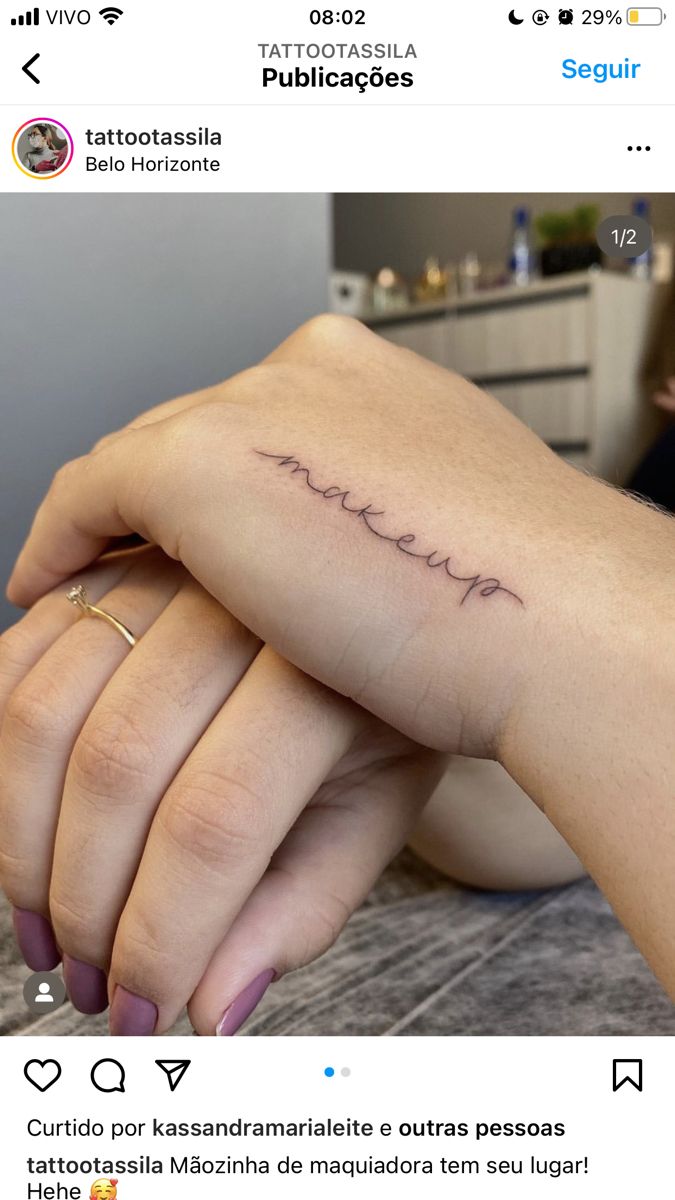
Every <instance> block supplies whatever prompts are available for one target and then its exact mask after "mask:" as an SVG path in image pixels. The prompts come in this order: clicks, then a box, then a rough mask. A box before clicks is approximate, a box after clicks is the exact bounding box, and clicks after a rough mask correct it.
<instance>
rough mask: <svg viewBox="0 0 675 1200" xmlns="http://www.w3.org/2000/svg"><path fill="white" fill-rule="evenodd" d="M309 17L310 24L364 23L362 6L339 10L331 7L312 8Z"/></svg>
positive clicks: (364, 15) (364, 17)
mask: <svg viewBox="0 0 675 1200" xmlns="http://www.w3.org/2000/svg"><path fill="white" fill-rule="evenodd" d="M309 19H310V21H311V22H312V25H340V24H342V25H365V23H366V14H365V12H364V10H363V9H362V8H356V9H351V8H343V9H341V10H340V11H339V12H338V11H334V10H333V9H332V8H323V9H321V8H313V9H312V11H311V13H310V14H309Z"/></svg>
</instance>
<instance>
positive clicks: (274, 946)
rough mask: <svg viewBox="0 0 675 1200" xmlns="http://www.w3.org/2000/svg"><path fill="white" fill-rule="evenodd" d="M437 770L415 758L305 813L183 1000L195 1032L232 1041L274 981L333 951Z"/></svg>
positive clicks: (431, 757) (422, 754)
mask: <svg viewBox="0 0 675 1200" xmlns="http://www.w3.org/2000/svg"><path fill="white" fill-rule="evenodd" d="M445 763H446V760H445V756H443V755H440V754H437V753H435V752H434V751H426V750H424V751H419V753H417V754H414V755H411V756H409V757H408V758H407V759H405V760H404V761H403V762H395V763H393V764H390V765H387V766H385V767H382V768H380V769H379V770H378V771H377V773H376V775H375V777H374V778H372V777H368V778H366V779H365V780H360V779H357V780H356V781H355V782H354V784H353V785H352V786H350V787H349V788H348V789H347V790H346V792H344V793H343V794H342V795H341V797H340V798H339V799H338V800H337V802H335V803H331V802H330V801H329V802H328V803H320V804H317V805H311V806H310V807H309V808H307V809H305V811H304V812H303V813H302V815H301V816H300V818H299V820H298V821H297V823H296V824H295V826H294V827H293V829H292V830H291V832H290V833H289V835H288V837H287V838H286V840H285V841H284V842H283V844H282V846H281V847H280V849H279V850H278V851H277V853H276V854H275V856H274V858H273V859H272V862H271V864H270V867H269V870H268V871H267V872H266V874H265V875H264V876H263V878H262V880H261V881H260V883H259V884H258V886H257V888H256V889H255V891H254V892H253V893H252V895H251V897H250V898H249V900H248V901H247V903H246V904H245V906H244V908H243V909H242V911H241V913H240V914H239V916H238V917H237V919H236V920H235V922H234V924H233V926H232V928H231V929H230V931H229V933H228V934H227V935H226V937H225V939H224V941H223V942H222V943H221V944H220V946H219V947H218V949H217V950H216V952H215V954H214V956H213V958H212V959H211V962H210V963H209V965H208V967H207V969H206V972H205V974H204V977H203V978H202V980H201V982H200V984H199V986H198V987H197V989H196V991H195V993H194V995H193V997H192V999H191V1001H190V1004H189V1008H188V1011H189V1014H190V1019H191V1021H192V1025H193V1027H194V1029H195V1030H196V1031H197V1033H200V1034H202V1035H206V1036H213V1034H217V1035H219V1036H229V1035H231V1034H234V1033H236V1031H237V1029H238V1028H239V1027H240V1025H241V1024H242V1023H243V1021H245V1020H246V1018H247V1017H248V1016H249V1015H250V1013H251V1011H252V1010H253V1008H254V1007H255V1005H256V1004H257V1003H258V1000H259V999H260V998H261V997H262V994H263V991H264V990H265V988H266V987H267V985H268V983H269V982H271V981H272V980H273V978H275V977H278V976H280V975H283V974H286V973H287V972H288V971H293V970H295V969H296V968H297V967H302V966H304V965H305V964H306V963H309V962H311V961H312V960H313V959H315V958H318V957H319V955H321V954H323V953H324V952H325V951H326V950H327V949H328V948H329V947H330V946H331V945H332V944H333V942H334V941H335V940H336V938H337V937H338V935H339V933H340V932H341V930H342V928H343V927H344V925H345V924H346V922H347V920H348V919H349V917H350V916H351V914H352V913H353V912H354V911H355V909H357V908H358V907H359V905H360V904H361V903H362V902H363V900H364V899H365V897H366V896H367V895H368V892H369V891H370V889H371V888H372V886H373V884H374V883H375V880H376V879H377V878H378V877H379V875H380V874H381V872H382V870H383V869H384V867H385V866H386V865H387V864H388V863H389V862H390V861H391V859H392V858H393V857H394V855H395V854H397V853H398V851H399V850H400V849H401V847H402V846H403V845H404V843H405V842H406V841H407V839H408V837H409V835H410V833H411V831H412V829H413V827H414V825H415V823H416V821H417V818H418V816H419V813H420V811H421V809H422V807H423V806H424V804H425V802H426V801H427V799H428V798H429V796H430V795H431V793H432V791H433V790H434V788H435V787H436V784H437V783H438V781H439V779H440V777H441V775H442V773H443V770H444V769H445Z"/></svg>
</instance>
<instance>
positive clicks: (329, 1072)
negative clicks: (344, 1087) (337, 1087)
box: [323, 1067, 335, 1079]
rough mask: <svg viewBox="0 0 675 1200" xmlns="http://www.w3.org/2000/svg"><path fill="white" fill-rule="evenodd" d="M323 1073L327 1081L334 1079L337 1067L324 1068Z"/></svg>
mask: <svg viewBox="0 0 675 1200" xmlns="http://www.w3.org/2000/svg"><path fill="white" fill-rule="evenodd" d="M323 1073H324V1075H325V1076H326V1079H332V1078H333V1076H334V1074H335V1067H324V1069H323Z"/></svg>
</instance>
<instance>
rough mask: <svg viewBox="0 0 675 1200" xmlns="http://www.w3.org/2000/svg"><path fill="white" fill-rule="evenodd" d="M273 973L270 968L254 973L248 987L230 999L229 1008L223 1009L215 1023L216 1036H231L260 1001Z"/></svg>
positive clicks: (274, 972) (272, 977)
mask: <svg viewBox="0 0 675 1200" xmlns="http://www.w3.org/2000/svg"><path fill="white" fill-rule="evenodd" d="M275 975H276V971H273V970H271V969H270V970H269V971H263V972H262V973H261V974H260V975H256V977H255V979H254V980H253V982H252V983H249V985H248V987H245V988H244V990H243V992H240V993H239V995H238V996H237V998H236V1000H233V1001H232V1003H231V1004H230V1006H229V1008H226V1009H225V1012H224V1013H223V1015H222V1017H221V1018H220V1021H219V1022H218V1024H217V1025H216V1037H232V1034H233V1033H236V1032H237V1030H238V1029H239V1028H240V1027H241V1026H242V1025H243V1024H244V1021H245V1020H246V1019H247V1017H250V1015H251V1013H252V1012H253V1009H254V1008H255V1007H256V1006H257V1005H258V1004H259V1003H260V1001H261V1000H262V998H263V996H264V995H265V992H266V991H267V989H268V987H269V986H270V984H271V982H272V980H273V979H274V976H275Z"/></svg>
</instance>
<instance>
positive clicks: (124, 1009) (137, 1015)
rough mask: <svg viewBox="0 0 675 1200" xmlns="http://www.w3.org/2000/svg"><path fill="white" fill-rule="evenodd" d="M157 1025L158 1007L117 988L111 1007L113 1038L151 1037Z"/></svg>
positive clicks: (149, 1001) (121, 988)
mask: <svg viewBox="0 0 675 1200" xmlns="http://www.w3.org/2000/svg"><path fill="white" fill-rule="evenodd" d="M156 1024H157V1005H156V1004H153V1003H152V1000H144V999H143V997H142V996H134V994H133V992H128V991H127V989H126V988H123V987H120V986H119V984H118V985H117V987H116V988H115V995H114V996H113V1001H112V1004H111V1005H110V1032H111V1034H112V1035H113V1037H150V1035H151V1034H153V1033H154V1032H155V1026H156Z"/></svg>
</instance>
